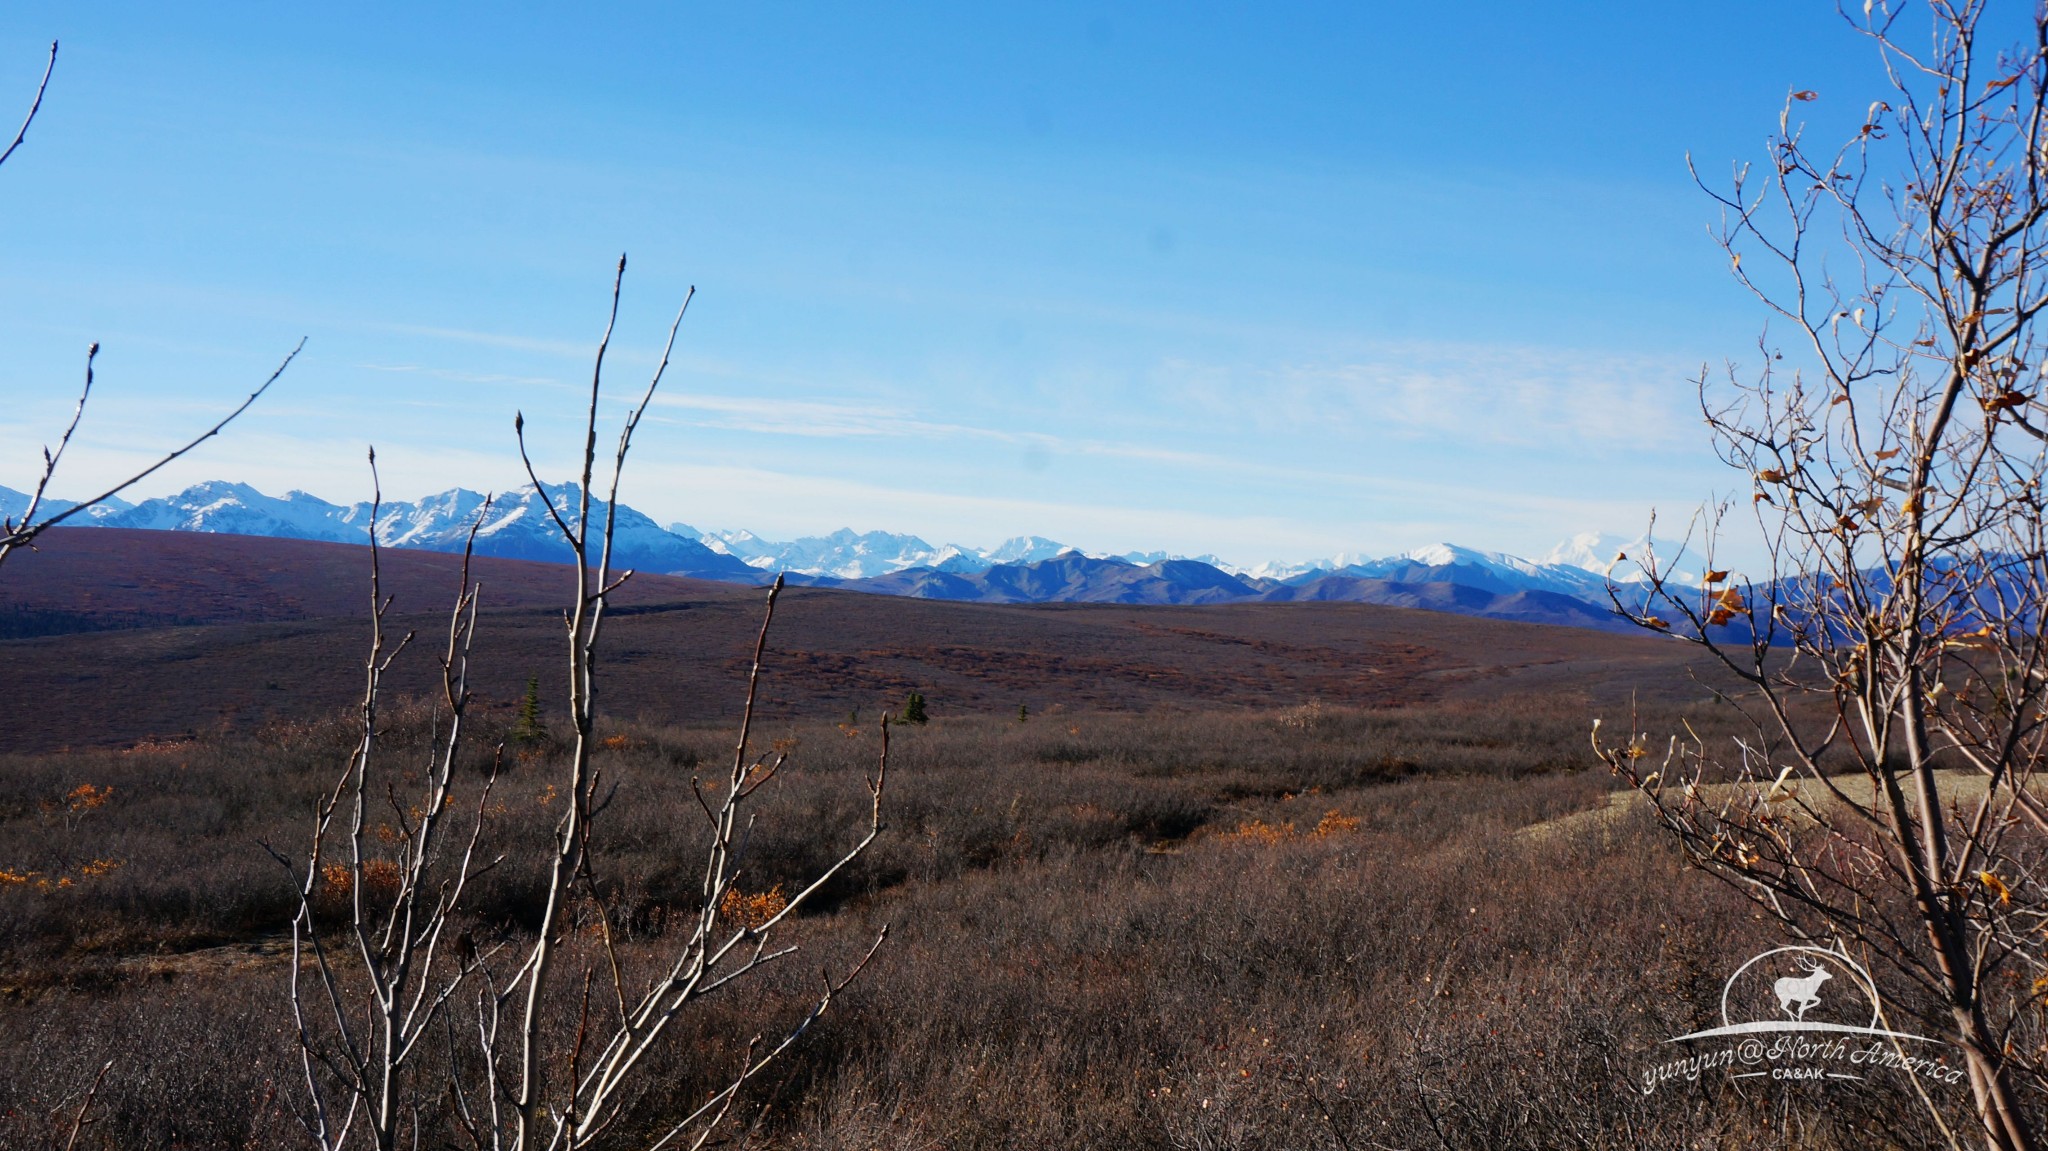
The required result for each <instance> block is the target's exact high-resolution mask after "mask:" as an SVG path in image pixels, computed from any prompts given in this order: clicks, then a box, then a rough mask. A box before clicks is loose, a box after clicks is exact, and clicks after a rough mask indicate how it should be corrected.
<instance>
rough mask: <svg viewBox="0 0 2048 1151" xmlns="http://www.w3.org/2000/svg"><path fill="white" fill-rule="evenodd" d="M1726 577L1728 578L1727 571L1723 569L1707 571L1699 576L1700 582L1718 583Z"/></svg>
mask: <svg viewBox="0 0 2048 1151" xmlns="http://www.w3.org/2000/svg"><path fill="white" fill-rule="evenodd" d="M1727 578H1728V573H1727V572H1724V571H1713V572H1708V573H1707V574H1705V575H1703V576H1701V577H1700V583H1702V584H1715V583H1720V582H1721V581H1722V580H1725V579H1727Z"/></svg>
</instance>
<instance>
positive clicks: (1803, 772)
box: [1596, 0, 2048, 1148]
mask: <svg viewBox="0 0 2048 1151" xmlns="http://www.w3.org/2000/svg"><path fill="white" fill-rule="evenodd" d="M1989 10H1990V6H1989V5H1988V4H1986V3H1982V2H1977V0H1966V2H1963V3H1948V2H1946V0H1934V2H1931V3H1929V4H1928V5H1927V9H1926V13H1925V15H1926V16H1927V17H1928V23H1929V26H1930V28H1931V35H1930V36H1928V37H1927V38H1926V40H1925V41H1924V42H1919V43H1914V42H1909V36H1908V33H1907V22H1904V21H1905V17H1906V14H1907V13H1908V12H1913V11H1917V10H1916V9H1914V8H1913V6H1910V5H1892V4H1884V3H1880V4H1878V5H1877V6H1876V8H1875V9H1873V8H1872V7H1871V6H1870V5H1865V6H1864V8H1863V14H1862V17H1861V18H1860V19H1859V18H1855V17H1851V23H1852V24H1854V25H1855V26H1856V27H1857V28H1858V29H1859V30H1860V31H1861V32H1862V33H1863V34H1865V35H1866V36H1868V37H1869V38H1870V39H1871V40H1872V42H1873V43H1874V44H1875V46H1876V47H1877V49H1878V51H1879V54H1880V56H1881V58H1882V62H1883V66H1884V68H1885V77H1886V80H1887V92H1886V95H1885V98H1884V99H1883V100H1880V101H1878V102H1875V103H1873V104H1871V105H1870V107H1869V109H1868V111H1867V112H1866V113H1865V114H1864V116H1863V118H1862V122H1861V125H1860V127H1859V128H1858V129H1857V130H1856V131H1855V133H1854V135H1853V136H1852V137H1851V138H1850V139H1849V140H1848V142H1847V143H1846V144H1844V145H1843V146H1842V147H1840V148H1839V149H1836V150H1833V151H1827V150H1824V149H1816V148H1814V147H1813V146H1812V145H1810V144H1809V143H1808V142H1807V140H1806V137H1805V130H1804V126H1803V125H1802V124H1801V123H1799V122H1798V121H1797V119H1795V111H1796V110H1797V109H1798V108H1799V107H1800V106H1801V105H1802V104H1804V103H1806V102H1808V101H1811V100H1815V99H1817V98H1818V95H1817V94H1816V93H1813V92H1804V91H1800V92H1794V93H1792V94H1791V96H1790V98H1788V100H1787V101H1786V104H1785V110H1784V111H1783V113H1782V114H1781V116H1780V119H1779V126H1778V131H1777V133H1776V135H1775V136H1774V137H1773V139H1772V142H1771V155H1770V158H1769V160H1768V161H1767V167H1766V168H1765V169H1764V170H1763V171H1761V172H1755V171H1753V170H1752V169H1750V168H1747V167H1743V168H1738V169H1737V170H1736V172H1735V174H1734V177H1733V181H1732V185H1731V186H1730V187H1729V188H1728V189H1727V190H1725V191H1715V190H1713V189H1711V188H1710V189H1709V191H1710V192H1712V194H1713V195H1714V196H1715V198H1716V200H1718V201H1719V203H1720V204H1721V206H1722V208H1723V209H1724V216H1723V225H1722V228H1721V231H1720V235H1719V240H1720V242H1721V245H1722V247H1723V248H1724V249H1725V250H1726V252H1727V253H1728V256H1729V261H1730V267H1731V268H1732V269H1733V272H1734V275H1735V277H1736V279H1737V280H1738V281H1739V282H1740V283H1741V284H1743V285H1744V286H1745V287H1746V288H1748V289H1749V290H1750V291H1751V292H1753V293H1754V294H1755V296H1756V297H1757V299H1758V300H1760V301H1761V302H1762V303H1763V304H1764V305H1765V306H1766V307H1768V308H1769V309H1770V310H1771V312H1772V313H1773V315H1774V317H1775V320H1776V322H1777V324H1778V325H1779V328H1780V330H1781V331H1786V332H1789V337H1788V338H1785V339H1783V340H1782V342H1781V340H1780V338H1779V337H1778V336H1776V335H1775V334H1767V335H1766V337H1765V338H1764V339H1763V340H1761V341H1760V342H1759V352H1760V353H1761V356H1762V367H1761V368H1760V369H1759V370H1757V371H1755V372H1754V373H1752V374H1749V375H1743V374H1740V373H1739V372H1738V371H1737V370H1736V369H1735V368H1734V367H1732V366H1731V367H1730V369H1729V371H1728V376H1727V379H1726V381H1725V382H1722V383H1719V384H1717V383H1715V381H1714V380H1712V379H1710V378H1708V377H1706V376H1704V375H1703V376H1702V378H1701V381H1700V386H1701V396H1702V402H1703V405H1704V406H1705V409H1706V414H1707V419H1708V423H1709V425H1710V427H1711V429H1712V432H1713V435H1714V438H1715V443H1716V445H1717V448H1718V450H1719V452H1720V454H1721V456H1722V458H1723V459H1724V460H1725V461H1726V462H1727V463H1728V464H1730V465H1731V466H1732V467H1735V468H1737V469H1739V470H1740V471H1741V472H1742V473H1743V474H1744V475H1745V476H1746V477H1747V478H1748V480H1749V483H1750V485H1751V486H1752V492H1751V505H1750V506H1751V507H1752V508H1754V509H1755V510H1756V511H1757V512H1758V513H1760V514H1759V515H1758V521H1759V523H1760V524H1761V525H1762V527H1763V529H1764V532H1765V534H1766V536H1767V538H1768V540H1769V546H1770V560H1771V567H1770V570H1769V571H1768V572H1765V573H1760V574H1759V575H1757V576H1756V577H1753V578H1747V579H1745V578H1743V577H1741V576H1739V575H1736V574H1734V573H1732V572H1730V571H1728V570H1714V569H1716V568H1719V567H1720V566H1721V565H1718V564H1716V563H1715V562H1714V554H1713V546H1714V543H1713V541H1714V539H1715V537H1716V533H1717V530H1718V526H1719V517H1720V515H1721V514H1723V513H1725V508H1724V509H1721V510H1720V511H1717V512H1716V513H1715V514H1714V515H1713V516H1711V517H1709V519H1708V520H1707V521H1705V522H1704V523H1702V524H1696V525H1695V526H1696V527H1697V528H1699V530H1700V534H1701V536H1702V537H1703V538H1704V539H1705V541H1706V543H1707V549H1706V564H1707V567H1708V569H1709V570H1708V571H1706V573H1705V575H1704V578H1703V580H1702V581H1701V584H1700V586H1699V587H1697V588H1692V587H1680V586H1677V584H1676V577H1675V576H1674V575H1673V574H1672V573H1673V572H1674V571H1675V568H1674V566H1673V558H1674V557H1668V556H1667V557H1656V556H1641V557H1636V558H1637V559H1638V560H1639V561H1640V562H1642V564H1643V566H1644V568H1645V570H1646V571H1647V572H1648V573H1649V574H1650V576H1651V578H1652V587H1653V590H1654V596H1653V599H1652V602H1651V603H1650V604H1649V605H1648V606H1647V607H1644V608H1642V609H1641V610H1638V611H1635V613H1634V614H1635V618H1636V619H1637V622H1639V623H1641V624H1643V625H1644V626H1646V627H1650V628H1654V629H1658V630H1667V631H1673V632H1676V633H1678V634H1680V635H1682V636H1684V637H1685V638H1688V639H1691V640H1693V641H1694V642H1697V643H1701V644H1703V645H1705V646H1706V647H1707V648H1708V649H1709V650H1711V651H1712V652H1714V653H1715V654H1716V655H1718V656H1720V657H1721V658H1722V659H1723V660H1724V661H1725V662H1726V663H1727V665H1728V666H1729V667H1730V668H1731V669H1732V670H1733V671H1735V672H1736V673H1737V674H1738V675H1739V676H1741V677H1742V678H1743V679H1744V680H1745V681H1746V682H1747V684H1748V685H1749V686H1750V688H1752V689H1753V690H1754V691H1755V692H1756V693H1757V698H1758V699H1760V700H1761V701H1762V703H1763V705H1764V713H1763V714H1762V715H1760V716H1759V722H1758V724H1757V726H1756V727H1755V728H1754V730H1752V731H1751V732H1750V733H1748V734H1747V735H1746V736H1745V737H1743V738H1740V739H1737V740H1735V741H1733V742H1732V743H1731V742H1728V741H1725V740H1723V741H1708V740H1703V739H1700V738H1697V737H1696V736H1694V735H1692V734H1691V733H1686V734H1683V735H1680V736H1679V737H1678V738H1676V739H1672V740H1669V741H1668V742H1667V741H1666V740H1665V739H1664V738H1663V737H1662V736H1657V737H1652V736H1650V735H1648V734H1646V732H1647V730H1648V729H1647V728H1645V727H1644V726H1642V725H1637V724H1632V725H1631V726H1630V728H1629V730H1628V731H1627V732H1623V733H1621V734H1620V736H1619V737H1618V739H1617V738H1615V737H1613V736H1608V737H1605V738H1603V737H1602V736H1601V734H1600V733H1599V732H1598V731H1597V730H1596V744H1598V745H1599V746H1600V748H1601V750H1602V754H1603V755H1604V756H1605V757H1606V758H1607V760H1608V761H1609V763H1610V764H1611V765H1612V766H1613V768H1614V769H1615V771H1616V772H1618V773H1619V774H1620V775H1622V776H1623V777H1624V778H1626V779H1627V780H1628V781H1629V782H1631V783H1633V784H1634V785H1635V786H1637V787H1638V788H1640V789H1641V790H1642V791H1643V792H1644V793H1645V794H1647V795H1648V796H1650V798H1651V799H1652V800H1653V801H1654V802H1655V804H1656V809H1657V811H1658V813H1659V815H1660V817H1661V819H1662V822H1663V824H1664V826H1665V827H1666V828H1667V829H1668V830H1669V831H1671V832H1672V833H1673V834H1675V835H1676V836H1677V837H1678V839H1679V841H1680V843H1681V844H1682V845H1683V847H1684V849H1685V851H1686V853H1687V856H1688V858H1690V859H1691V860H1692V861H1693V862H1695V863H1697V864H1699V865H1701V866H1703V867H1706V868H1708V869H1709V870H1711V871H1712V872H1714V873H1715V874H1717V875H1720V876H1723V877H1725V878H1727V879H1729V880H1730V881H1732V882H1734V883H1735V884H1737V885H1738V886H1739V887H1740V888H1741V889H1742V890H1744V891H1745V892H1747V893H1748V894H1749V895H1750V896H1751V897H1752V898H1754V899H1755V900H1756V901H1757V903H1758V904H1759V906H1761V907H1763V908H1765V909H1767V910H1768V911H1769V913H1770V914H1771V915H1772V916H1774V917H1775V918H1776V919H1777V920H1778V921H1780V922H1781V923H1782V924H1783V925H1784V926H1785V927H1786V928H1789V929H1790V930H1791V931H1792V932H1793V933H1794V934H1795V935H1798V936H1800V937H1804V938H1809V939H1815V940H1819V941H1822V942H1825V943H1827V944H1830V945H1832V946H1836V947H1839V948H1842V949H1845V950H1849V951H1853V952H1855V953H1857V954H1862V955H1868V956H1872V957H1875V958H1876V959H1877V960H1879V961H1881V962H1882V963H1884V964H1886V965H1888V966H1889V967H1890V969H1891V970H1892V971H1893V972H1895V973H1896V974H1897V975H1898V976H1899V977H1900V980H1901V982H1902V985H1903V986H1902V992H1903V994H1904V1000H1903V1002H1904V1003H1905V1005H1906V1006H1907V1007H1908V1008H1910V1009H1911V1010H1913V1011H1915V1012H1916V1013H1918V1014H1920V1015H1922V1016H1923V1017H1924V1018H1925V1019H1926V1020H1927V1022H1928V1025H1929V1026H1932V1027H1934V1028H1937V1029H1939V1030H1940V1031H1941V1032H1942V1033H1944V1034H1945V1035H1946V1037H1947V1038H1948V1039H1950V1040H1951V1041H1952V1042H1953V1043H1954V1044H1956V1045H1957V1047H1959V1048H1960V1050H1961V1052H1962V1054H1963V1057H1964V1059H1965V1060H1966V1062H1967V1064H1968V1069H1969V1079H1970V1087H1971V1091H1972V1097H1973V1099H1974V1103H1975V1110H1976V1115H1975V1116H1974V1118H1973V1119H1972V1120H1971V1121H1970V1123H1969V1124H1968V1125H1966V1126H1963V1127H1960V1128H1957V1129H1954V1130H1947V1131H1944V1133H1943V1138H1944V1139H1945V1141H1949V1142H1952V1143H1953V1142H1959V1141H1961V1140H1963V1139H1966V1138H1969V1139H1982V1140H1983V1141H1984V1143H1985V1144H1986V1145H1988V1146H1992V1147H1996V1148H2027V1147H2034V1146H2038V1145H2039V1142H2040V1135H2039V1132H2040V1129H2041V1124H2042V1122H2043V1120H2044V1116H2043V1104H2044V1094H2043V1089H2044V1087H2048V1077H2044V1076H2048V1061H2044V1060H2048V1047H2044V1046H2043V1043H2044V1039H2048V1031H2044V1027H2043V1023H2044V1019H2043V1014H2042V1002H2043V1001H2042V998H2041V989H2042V988H2043V987H2044V986H2048V984H2044V983H2043V982H2041V981H2040V979H2041V977H2042V976H2043V975H2044V974H2048V955H2044V953H2043V945H2042V931H2041V928H2042V926H2043V925H2044V924H2048V886H2044V885H2043V883H2042V867H2043V863H2044V858H2048V857H2044V855H2043V848H2044V847H2048V839H2044V837H2048V808H2044V806H2043V802H2042V800H2043V797H2042V796H2041V794H2040V792H2039V790H2038V779H2037V772H2038V770H2039V767H2040V765H2041V762H2042V754H2043V751H2044V738H2048V728H2044V726H2043V723H2042V721H2043V718H2044V708H2043V704H2044V700H2048V697H2044V691H2048V664H2044V659H2048V648H2044V646H2043V644H2042V641H2041V625H2042V621H2043V618H2044V609H2048V534H2044V527H2043V511H2044V505H2043V499H2044V497H2043V491H2042V479H2043V474H2044V463H2048V457H2044V454H2043V445H2044V443H2048V432H2044V430H2043V429H2042V427H2041V426H2040V424H2039V423H2038V422H2037V421H2038V420H2039V419H2040V414H2041V412H2042V411H2043V410H2044V409H2043V405H2042V401H2041V398H2040V389H2039V387H2038V385H2039V383H2040V381H2041V378H2042V371H2041V369H2042V367H2043V363H2044V357H2048V345H2044V343H2043V341H2042V339H2041V336H2040V334H2039V332H2038V331H2037V325H2036V319H2037V317H2038V316H2039V315H2040V313H2041V311H2042V309H2043V308H2044V307H2048V294H2044V283H2043V278H2044V277H2043V273H2044V271H2048V258H2044V254H2048V249H2044V246H2043V245H2044V243H2048V50H2044V48H2048V10H2043V9H2040V8H2039V7H2037V8H2036V9H2035V11H2034V13H2033V16H2032V21H2031V25H2030V31H2029V33H2028V38H2027V42H2026V43H2024V44H2021V45H2018V46H2016V47H2014V48H2012V49H2010V50H2008V51H2004V52H1999V51H1995V50H1994V48H1993V47H1992V46H1991V45H1989V44H1987V43H1986V42H1985V40H1986V37H1987V36H1988V35H1989V29H1990V27H1991V24H1990V20H1989V15H1988V14H1989ZM1914 19H1915V20H1916V21H1917V19H1918V17H1917V16H1915V18H1914ZM1913 39H1914V40H1917V37H1913ZM1703 186H1705V185H1703ZM1745 256H1747V257H1749V258H1750V259H1749V262H1748V263H1746V264H1745V262H1744V257H1745ZM1802 700H1804V701H1806V704H1807V706H1804V707H1802V706H1801V702H1802ZM1816 705H1817V706H1816ZM1731 749H1732V750H1731ZM1842 768H1846V769H1847V774H1838V771H1839V770H1840V769H1842ZM1930 1106H1931V1103H1930ZM1970 1127H1975V1128H1977V1130H1976V1131H1974V1132H1972V1131H1970V1130H1969V1128H1970Z"/></svg>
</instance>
